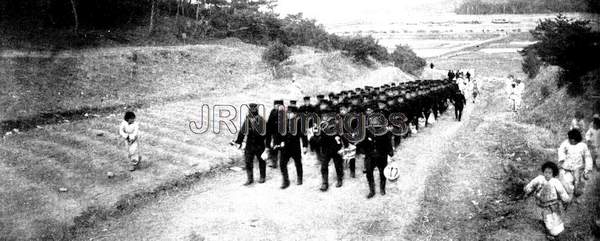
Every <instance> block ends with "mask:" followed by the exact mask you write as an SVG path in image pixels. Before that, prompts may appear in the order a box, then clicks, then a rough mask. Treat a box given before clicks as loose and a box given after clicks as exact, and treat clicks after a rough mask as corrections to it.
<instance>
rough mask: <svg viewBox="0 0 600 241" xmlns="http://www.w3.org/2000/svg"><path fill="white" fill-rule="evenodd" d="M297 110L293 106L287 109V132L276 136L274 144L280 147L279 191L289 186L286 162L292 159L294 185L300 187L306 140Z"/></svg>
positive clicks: (306, 145)
mask: <svg viewBox="0 0 600 241" xmlns="http://www.w3.org/2000/svg"><path fill="white" fill-rule="evenodd" d="M297 114H298V109H297V108H296V107H294V106H290V107H288V108H287V115H288V116H287V117H288V124H287V131H286V133H285V135H278V136H276V139H275V143H277V145H279V146H280V147H281V159H280V162H279V166H280V169H281V177H282V183H281V189H285V188H287V187H289V186H290V179H289V175H288V167H287V166H288V162H289V161H290V158H293V159H294V164H295V166H296V174H297V179H296V184H298V185H302V152H304V153H306V152H307V147H308V138H306V135H304V133H303V131H301V130H300V129H299V128H301V125H300V123H298V121H299V119H298V118H297V117H298V116H297ZM300 141H302V149H301V148H300Z"/></svg>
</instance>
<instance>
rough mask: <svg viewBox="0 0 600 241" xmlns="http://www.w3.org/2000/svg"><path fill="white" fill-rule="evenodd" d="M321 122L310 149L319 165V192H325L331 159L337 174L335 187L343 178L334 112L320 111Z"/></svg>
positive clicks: (339, 143)
mask: <svg viewBox="0 0 600 241" xmlns="http://www.w3.org/2000/svg"><path fill="white" fill-rule="evenodd" d="M321 113H322V115H321V116H322V117H321V118H322V121H321V123H320V128H319V134H318V135H315V136H313V137H312V138H311V140H310V145H311V149H313V150H314V151H315V152H316V154H317V158H318V159H319V161H320V163H321V177H322V184H321V188H320V190H321V191H323V192H325V191H327V189H328V188H329V161H331V160H332V159H333V164H334V166H335V171H336V173H337V183H336V187H341V186H342V180H343V177H344V169H343V168H344V167H343V164H344V163H343V162H344V160H343V159H342V156H341V155H340V153H339V151H340V150H341V148H342V146H343V143H342V140H341V137H340V136H339V135H337V134H335V133H336V132H337V125H338V123H336V118H335V112H333V110H331V108H330V107H325V108H324V109H322V110H321Z"/></svg>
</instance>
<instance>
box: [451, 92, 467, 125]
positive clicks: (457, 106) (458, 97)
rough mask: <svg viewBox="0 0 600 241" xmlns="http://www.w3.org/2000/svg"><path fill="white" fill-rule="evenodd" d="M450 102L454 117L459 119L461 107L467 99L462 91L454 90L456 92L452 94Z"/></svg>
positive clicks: (462, 107) (463, 106)
mask: <svg viewBox="0 0 600 241" xmlns="http://www.w3.org/2000/svg"><path fill="white" fill-rule="evenodd" d="M452 104H453V105H454V117H455V118H456V119H457V120H458V121H460V120H461V118H462V112H463V109H464V108H465V105H466V104H467V100H466V99H465V96H464V95H463V94H462V92H460V90H459V91H456V93H455V94H454V96H453V98H452Z"/></svg>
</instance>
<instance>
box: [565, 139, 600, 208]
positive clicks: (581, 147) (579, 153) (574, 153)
mask: <svg viewBox="0 0 600 241" xmlns="http://www.w3.org/2000/svg"><path fill="white" fill-rule="evenodd" d="M567 135H568V137H569V139H568V140H565V141H564V142H563V143H562V144H561V145H560V147H559V148H558V163H559V166H560V177H559V179H560V181H561V182H562V184H563V185H564V186H565V189H566V190H567V193H569V196H571V197H572V198H573V199H574V201H575V202H577V200H576V197H578V196H580V195H581V194H582V191H583V190H582V188H581V187H583V186H581V187H580V185H582V182H583V180H582V179H586V180H587V179H588V178H589V176H588V175H589V173H590V171H591V170H592V155H591V153H590V150H589V149H588V147H587V145H586V144H585V143H583V142H582V140H583V137H582V136H581V132H579V130H577V129H573V130H570V131H569V133H567Z"/></svg>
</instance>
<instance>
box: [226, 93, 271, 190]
mask: <svg viewBox="0 0 600 241" xmlns="http://www.w3.org/2000/svg"><path fill="white" fill-rule="evenodd" d="M249 107H250V113H249V114H248V116H247V117H246V120H244V126H242V128H241V130H240V132H239V133H238V136H237V139H236V140H235V142H234V143H235V144H237V145H238V148H241V146H242V143H243V142H244V137H247V138H246V148H245V149H244V160H245V162H246V174H247V177H248V179H247V181H246V183H244V185H246V186H247V185H250V184H252V183H253V182H254V171H253V164H254V158H255V157H256V159H258V170H259V172H260V179H259V180H258V183H264V182H265V176H266V166H267V163H266V162H265V160H263V159H262V158H261V157H260V156H261V154H262V153H263V152H264V150H265V133H266V130H265V128H266V126H265V120H264V118H263V117H261V116H260V115H259V114H258V107H257V105H256V104H254V103H252V104H250V105H249Z"/></svg>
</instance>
